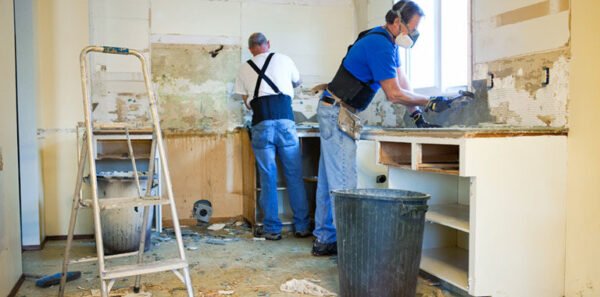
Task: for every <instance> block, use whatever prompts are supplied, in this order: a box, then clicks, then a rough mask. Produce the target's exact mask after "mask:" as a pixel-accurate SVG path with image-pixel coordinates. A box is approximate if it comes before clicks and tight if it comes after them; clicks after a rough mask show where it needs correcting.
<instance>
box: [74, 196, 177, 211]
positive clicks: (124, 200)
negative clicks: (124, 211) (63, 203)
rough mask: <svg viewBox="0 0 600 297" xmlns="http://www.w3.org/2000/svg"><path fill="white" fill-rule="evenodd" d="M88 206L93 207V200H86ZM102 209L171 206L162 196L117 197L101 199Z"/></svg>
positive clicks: (99, 201)
mask: <svg viewBox="0 0 600 297" xmlns="http://www.w3.org/2000/svg"><path fill="white" fill-rule="evenodd" d="M84 204H85V205H86V206H92V200H91V199H86V200H84ZM98 204H99V205H100V209H101V210H104V209H111V208H128V207H136V206H148V205H163V204H169V199H163V198H161V197H160V196H146V197H142V198H139V197H121V198H119V197H117V198H100V199H98Z"/></svg>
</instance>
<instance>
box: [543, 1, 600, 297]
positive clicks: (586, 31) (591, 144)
mask: <svg viewBox="0 0 600 297" xmlns="http://www.w3.org/2000/svg"><path fill="white" fill-rule="evenodd" d="M571 9H572V18H571V32H572V37H571V54H572V63H571V71H570V87H569V91H570V94H569V97H570V100H569V141H568V144H569V147H568V150H569V164H568V182H567V184H568V192H567V195H568V197H567V257H566V269H567V274H566V284H565V287H566V292H565V293H566V294H565V296H567V297H597V296H600V254H599V253H598V251H599V250H600V216H599V215H598V214H599V213H600V199H599V197H600V188H598V187H597V186H596V185H597V183H598V180H600V167H598V166H597V164H600V154H599V153H598V152H600V137H598V125H597V123H596V120H597V119H598V110H600V100H598V85H599V84H600V73H598V71H597V69H598V68H600V55H598V53H600V38H598V31H597V29H596V28H600V18H598V15H600V5H598V1H597V0H576V1H572V8H571ZM549 162H551V160H549ZM557 231H558V230H557Z"/></svg>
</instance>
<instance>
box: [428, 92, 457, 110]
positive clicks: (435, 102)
mask: <svg viewBox="0 0 600 297" xmlns="http://www.w3.org/2000/svg"><path fill="white" fill-rule="evenodd" d="M450 103H452V101H451V100H450V99H448V97H446V96H433V97H430V98H429V103H427V106H426V107H425V111H433V112H442V111H445V110H448V109H450Z"/></svg>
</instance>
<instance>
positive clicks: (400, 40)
mask: <svg viewBox="0 0 600 297" xmlns="http://www.w3.org/2000/svg"><path fill="white" fill-rule="evenodd" d="M396 44H397V45H398V46H399V47H402V48H405V49H409V48H411V47H412V46H413V45H414V44H415V43H414V41H413V40H412V38H410V36H408V35H406V34H402V33H400V35H398V36H397V37H396Z"/></svg>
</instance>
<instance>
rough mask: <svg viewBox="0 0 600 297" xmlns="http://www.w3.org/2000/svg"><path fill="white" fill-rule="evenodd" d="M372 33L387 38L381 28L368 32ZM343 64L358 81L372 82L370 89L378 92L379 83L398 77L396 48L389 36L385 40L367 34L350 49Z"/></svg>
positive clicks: (398, 63)
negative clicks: (381, 33)
mask: <svg viewBox="0 0 600 297" xmlns="http://www.w3.org/2000/svg"><path fill="white" fill-rule="evenodd" d="M372 32H383V33H385V34H386V35H388V36H389V34H388V33H387V31H386V30H385V29H384V28H382V27H375V28H373V29H371V31H369V33H372ZM343 64H344V67H345V68H346V69H347V70H348V71H349V72H350V73H352V75H354V76H355V77H356V78H358V79H359V80H360V81H362V82H369V81H374V83H372V84H371V89H373V91H378V90H379V89H380V88H381V85H380V84H379V82H380V81H382V80H386V79H390V78H395V77H396V76H398V73H397V69H398V68H399V67H400V57H399V54H398V46H397V45H396V43H394V41H393V40H392V37H391V36H389V38H385V37H384V36H382V35H380V34H369V35H367V36H365V37H363V38H361V39H360V40H359V41H357V42H356V43H355V44H354V45H353V46H352V48H350V51H349V52H348V54H347V55H346V58H345V59H344V62H343Z"/></svg>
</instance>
